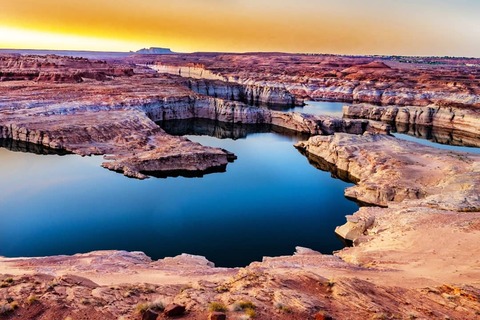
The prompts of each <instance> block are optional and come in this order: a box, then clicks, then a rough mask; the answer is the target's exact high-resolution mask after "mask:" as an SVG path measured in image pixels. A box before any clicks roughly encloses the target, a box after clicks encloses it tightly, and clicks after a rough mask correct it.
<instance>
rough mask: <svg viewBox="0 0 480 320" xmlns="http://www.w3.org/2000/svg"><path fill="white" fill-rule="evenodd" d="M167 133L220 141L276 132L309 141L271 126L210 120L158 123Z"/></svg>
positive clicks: (305, 136)
mask: <svg viewBox="0 0 480 320" xmlns="http://www.w3.org/2000/svg"><path fill="white" fill-rule="evenodd" d="M157 124H158V125H159V126H160V127H162V129H163V130H165V132H167V133H168V134H171V135H174V136H185V135H194V136H210V137H214V138H218V139H232V140H237V139H246V138H247V136H248V135H249V134H253V133H269V132H275V133H278V134H280V135H282V136H285V137H292V139H294V140H295V141H299V140H307V139H308V137H309V135H308V134H304V133H299V132H296V131H292V130H290V129H286V128H282V127H277V126H273V125H269V124H242V123H233V122H230V123H228V122H220V121H216V120H210V119H184V120H165V121H160V122H157Z"/></svg>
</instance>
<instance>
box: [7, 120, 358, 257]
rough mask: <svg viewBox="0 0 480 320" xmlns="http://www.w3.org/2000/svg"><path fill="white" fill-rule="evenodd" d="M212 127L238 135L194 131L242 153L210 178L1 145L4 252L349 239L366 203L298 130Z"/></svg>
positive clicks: (204, 249) (259, 245) (265, 247)
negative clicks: (313, 155)
mask: <svg viewBox="0 0 480 320" xmlns="http://www.w3.org/2000/svg"><path fill="white" fill-rule="evenodd" d="M181 126H182V125H181ZM181 126H180V127H181ZM183 126H184V127H186V128H190V129H191V126H190V125H188V124H187V125H185V124H183ZM202 128H203V129H202V130H205V127H202ZM227 129H228V128H227ZM182 130H183V129H182ZM182 130H180V131H182ZM192 130H193V131H192ZM207 131H213V132H217V133H218V134H215V135H216V136H218V137H222V138H225V137H229V138H226V139H219V138H213V137H210V136H204V135H203V136H189V138H191V139H192V140H196V141H198V142H201V143H203V144H206V145H211V146H218V147H222V148H225V149H227V150H229V151H232V152H234V153H235V154H236V155H237V156H238V159H237V160H236V161H235V162H234V163H230V164H229V165H228V167H227V172H226V173H217V174H210V175H206V176H204V177H203V178H183V177H178V178H167V179H157V178H151V179H148V180H144V181H139V180H134V179H128V178H125V177H124V176H122V175H120V174H117V173H114V172H111V171H108V170H106V169H103V168H101V167H100V166H99V165H100V163H101V162H102V158H101V157H85V158H82V157H79V156H75V155H65V156H58V155H37V154H33V153H24V152H13V151H10V150H7V149H5V148H0V161H1V162H2V166H3V168H4V169H3V170H1V172H0V219H1V221H2V224H1V225H2V232H1V233H0V255H3V256H9V257H17V256H43V255H56V254H74V253H80V252H88V251H91V250H101V249H118V250H140V251H144V252H145V253H146V254H147V255H149V256H151V257H152V258H154V259H158V258H162V257H165V256H175V255H178V254H181V253H191V254H198V255H204V256H206V257H207V258H208V259H209V260H211V261H213V262H215V263H216V264H217V265H219V266H243V265H246V264H248V263H250V262H252V261H255V260H260V259H261V258H262V256H277V255H282V254H291V253H293V251H294V248H295V246H297V245H300V246H305V247H310V248H313V249H316V250H319V251H322V252H325V253H330V252H332V251H333V250H337V249H340V248H342V247H343V244H342V242H341V241H340V240H339V239H337V238H336V236H335V235H334V232H333V230H334V228H335V226H337V225H340V224H343V223H344V222H345V218H344V216H345V215H346V214H351V213H353V212H354V211H356V210H357V209H358V206H357V205H356V204H355V203H354V202H351V201H349V200H347V199H345V198H344V196H343V192H344V189H345V188H346V187H348V186H349V185H350V184H347V183H345V182H343V181H340V180H337V179H332V178H331V176H330V173H328V172H322V171H320V170H318V169H315V168H314V167H313V166H311V165H310V164H309V163H308V160H307V159H306V158H305V157H304V156H302V155H301V154H300V153H298V152H297V151H296V150H295V149H294V147H293V146H292V145H293V144H294V143H295V142H296V141H297V139H298V138H296V137H292V136H286V135H282V134H278V133H273V132H262V133H252V131H255V130H251V129H249V130H243V129H239V130H237V129H235V130H231V131H229V130H226V129H225V128H217V129H215V128H213V129H212V128H210V129H208V126H207ZM260 131H262V130H260ZM184 133H186V132H184ZM188 133H195V128H194V129H191V130H190V131H189V132H188ZM201 133H202V134H205V132H204V131H201Z"/></svg>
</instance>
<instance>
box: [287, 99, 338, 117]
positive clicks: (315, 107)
mask: <svg viewBox="0 0 480 320" xmlns="http://www.w3.org/2000/svg"><path fill="white" fill-rule="evenodd" d="M344 105H345V103H344V102H331V101H305V105H304V106H295V107H292V108H286V109H282V110H283V111H286V112H300V113H306V114H314V115H327V116H333V117H339V118H341V117H342V116H343V111H342V109H343V106H344Z"/></svg>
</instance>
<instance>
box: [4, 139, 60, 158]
mask: <svg viewBox="0 0 480 320" xmlns="http://www.w3.org/2000/svg"><path fill="white" fill-rule="evenodd" d="M0 148H5V149H8V150H10V151H14V152H29V153H34V154H43V155H47V154H56V155H66V154H69V152H67V151H64V150H57V149H51V148H47V147H45V146H42V145H39V144H34V143H29V142H24V141H17V140H11V139H0Z"/></svg>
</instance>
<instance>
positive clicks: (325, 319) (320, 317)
mask: <svg viewBox="0 0 480 320" xmlns="http://www.w3.org/2000/svg"><path fill="white" fill-rule="evenodd" d="M315 320H333V318H332V317H331V316H330V315H328V314H326V313H325V312H318V313H317V314H315Z"/></svg>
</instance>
